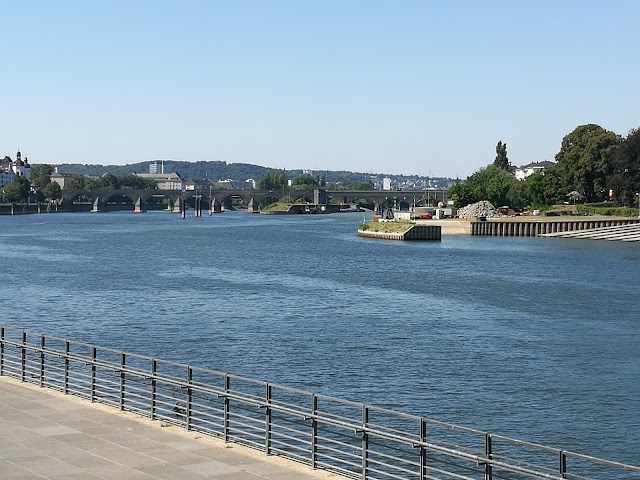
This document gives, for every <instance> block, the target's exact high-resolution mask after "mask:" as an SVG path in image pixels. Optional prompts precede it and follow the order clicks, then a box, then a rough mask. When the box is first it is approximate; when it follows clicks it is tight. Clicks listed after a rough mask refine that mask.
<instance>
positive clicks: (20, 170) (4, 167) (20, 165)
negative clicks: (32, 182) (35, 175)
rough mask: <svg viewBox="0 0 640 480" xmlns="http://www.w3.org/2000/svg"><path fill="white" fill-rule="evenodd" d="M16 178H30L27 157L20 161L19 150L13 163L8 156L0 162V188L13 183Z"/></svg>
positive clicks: (20, 154) (29, 166)
mask: <svg viewBox="0 0 640 480" xmlns="http://www.w3.org/2000/svg"><path fill="white" fill-rule="evenodd" d="M16 176H18V177H24V178H26V179H27V180H29V179H30V178H31V165H29V160H28V159H27V157H24V160H22V153H20V150H18V153H16V161H15V162H14V161H13V160H11V157H8V156H7V157H4V158H3V159H2V160H0V187H4V186H5V185H9V184H10V183H13V180H14V178H15V177H16Z"/></svg>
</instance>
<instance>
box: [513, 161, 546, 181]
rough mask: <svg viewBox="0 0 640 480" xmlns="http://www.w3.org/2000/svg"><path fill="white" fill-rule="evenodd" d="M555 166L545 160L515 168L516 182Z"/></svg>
mask: <svg viewBox="0 0 640 480" xmlns="http://www.w3.org/2000/svg"><path fill="white" fill-rule="evenodd" d="M555 166H556V164H555V162H549V161H547V160H545V161H544V162H533V163H529V164H528V165H523V166H521V167H518V168H516V171H515V175H516V178H517V179H518V180H524V179H525V178H527V177H528V176H530V175H533V174H534V173H537V172H543V171H544V169H545V168H551V167H555Z"/></svg>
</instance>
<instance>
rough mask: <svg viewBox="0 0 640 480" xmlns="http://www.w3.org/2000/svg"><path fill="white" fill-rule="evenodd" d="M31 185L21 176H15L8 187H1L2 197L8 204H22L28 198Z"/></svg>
mask: <svg viewBox="0 0 640 480" xmlns="http://www.w3.org/2000/svg"><path fill="white" fill-rule="evenodd" d="M30 187H31V185H30V184H29V180H27V179H26V178H24V177H23V176H16V177H14V179H13V182H11V183H10V184H9V185H5V186H4V187H2V196H3V197H4V198H5V199H6V200H7V201H9V202H22V201H24V200H25V199H26V198H27V197H28V196H29V189H30Z"/></svg>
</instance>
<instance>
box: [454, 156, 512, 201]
mask: <svg viewBox="0 0 640 480" xmlns="http://www.w3.org/2000/svg"><path fill="white" fill-rule="evenodd" d="M449 198H451V199H452V200H454V201H455V202H456V203H457V204H458V205H459V206H464V205H469V204H470V203H475V202H479V201H480V200H488V201H490V202H491V203H493V205H495V206H496V207H497V206H501V205H506V204H509V203H514V204H518V205H519V204H521V203H523V199H521V198H520V194H519V186H518V180H516V178H515V177H514V176H513V175H511V174H510V173H509V172H508V171H506V170H504V169H502V168H500V167H498V166H496V165H495V164H492V165H489V166H487V167H486V168H481V169H480V170H478V171H477V172H475V173H474V174H472V175H470V176H469V177H467V179H466V180H465V181H464V183H457V184H456V185H454V186H453V187H451V189H449Z"/></svg>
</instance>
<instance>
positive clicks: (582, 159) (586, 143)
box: [449, 124, 640, 208]
mask: <svg viewBox="0 0 640 480" xmlns="http://www.w3.org/2000/svg"><path fill="white" fill-rule="evenodd" d="M555 160H556V165H555V166H554V167H552V168H546V169H544V171H541V172H537V173H534V174H533V175H530V176H528V177H527V178H525V179H524V180H522V181H520V180H517V179H516V178H515V176H514V174H513V173H514V171H515V168H514V167H513V165H511V163H510V162H509V159H508V157H507V145H506V143H502V142H498V145H497V146H496V158H495V160H494V162H493V163H491V164H489V165H487V166H486V167H484V168H481V169H480V170H478V171H477V172H475V173H473V174H472V175H470V176H469V177H467V179H466V180H465V181H464V182H457V183H456V184H455V185H454V186H453V187H452V188H451V189H450V190H449V197H450V198H451V199H452V200H455V201H456V202H457V204H458V205H460V206H463V205H468V204H470V203H475V202H478V201H480V200H489V201H490V202H491V203H493V204H494V205H496V206H502V205H509V206H510V207H512V208H522V207H525V206H532V207H544V206H549V205H555V204H560V203H563V202H565V201H567V200H570V199H571V198H572V197H573V198H576V197H578V198H582V199H584V201H585V202H587V203H596V202H608V203H609V204H611V205H616V206H632V205H634V202H635V201H636V200H635V199H636V193H638V192H640V129H633V130H631V131H630V132H629V133H628V134H627V135H626V136H620V135H617V134H615V133H614V132H611V131H609V130H605V129H604V128H602V127H601V126H599V125H595V124H587V125H580V126H579V127H576V128H575V129H574V130H573V131H572V132H571V133H569V134H568V135H566V136H565V137H564V138H563V139H562V143H561V146H560V151H559V152H558V153H557V154H556V155H555Z"/></svg>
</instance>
